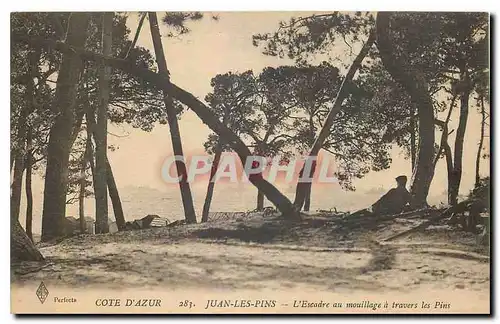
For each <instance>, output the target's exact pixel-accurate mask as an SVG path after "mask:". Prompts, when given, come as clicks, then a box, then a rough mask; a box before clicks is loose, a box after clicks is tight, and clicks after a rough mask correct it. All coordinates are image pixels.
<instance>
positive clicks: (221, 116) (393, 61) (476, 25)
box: [10, 11, 492, 315]
mask: <svg viewBox="0 0 500 324" xmlns="http://www.w3.org/2000/svg"><path fill="white" fill-rule="evenodd" d="M490 34H491V32H490V14H489V13H487V12H411V11H407V12H390V11H380V12H366V11H352V12H344V11H329V12H319V11H309V12H298V11H247V12H244V11H239V12H236V11H234V12H231V11H225V12H207V11H164V12H118V11H117V12H84V11H80V12H50V11H45V12H36V11H33V12H11V13H10V214H11V218H10V224H11V226H10V300H11V309H10V310H11V313H13V314H186V315H188V314H206V315H211V314H343V315H346V314H367V315H383V314H385V315H387V314H482V315H490V314H491V312H492V309H491V273H490V270H491V256H490V251H491V248H490V246H491V238H490V205H491V202H490V200H491V199H490V194H491V186H490V129H491V126H490V125H491V118H490V98H491V94H490V51H491V50H490V43H491V42H490Z"/></svg>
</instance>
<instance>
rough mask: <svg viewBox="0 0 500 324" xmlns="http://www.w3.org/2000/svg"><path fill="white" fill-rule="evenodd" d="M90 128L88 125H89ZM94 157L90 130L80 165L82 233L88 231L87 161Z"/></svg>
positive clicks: (79, 205)
mask: <svg viewBox="0 0 500 324" xmlns="http://www.w3.org/2000/svg"><path fill="white" fill-rule="evenodd" d="M87 130H88V127H87ZM91 157H92V138H91V137H90V132H88V131H87V139H86V141H85V153H84V154H83V158H82V164H81V166H80V193H79V195H78V213H79V216H80V217H79V218H80V233H85V232H86V231H87V226H86V223H85V189H86V187H87V181H86V180H87V174H86V171H87V162H88V161H89V160H90V158H91Z"/></svg>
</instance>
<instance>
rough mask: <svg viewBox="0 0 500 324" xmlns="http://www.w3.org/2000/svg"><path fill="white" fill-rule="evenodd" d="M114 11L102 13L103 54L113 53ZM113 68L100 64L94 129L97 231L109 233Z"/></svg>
mask: <svg viewBox="0 0 500 324" xmlns="http://www.w3.org/2000/svg"><path fill="white" fill-rule="evenodd" d="M113 16H114V13H113V12H105V13H103V14H102V54H103V55H105V56H109V55H111V45H112V34H111V33H112V29H113ZM110 78H111V68H110V67H109V66H106V65H105V64H102V63H101V64H100V66H99V105H98V106H97V123H96V127H95V128H94V130H93V133H94V140H95V175H96V176H95V184H94V188H95V219H96V226H95V232H96V234H97V233H108V232H109V225H108V186H107V184H106V181H107V174H106V173H107V172H106V171H107V167H106V160H107V158H106V155H107V154H106V152H107V149H108V141H107V128H108V127H107V125H108V103H109V80H110Z"/></svg>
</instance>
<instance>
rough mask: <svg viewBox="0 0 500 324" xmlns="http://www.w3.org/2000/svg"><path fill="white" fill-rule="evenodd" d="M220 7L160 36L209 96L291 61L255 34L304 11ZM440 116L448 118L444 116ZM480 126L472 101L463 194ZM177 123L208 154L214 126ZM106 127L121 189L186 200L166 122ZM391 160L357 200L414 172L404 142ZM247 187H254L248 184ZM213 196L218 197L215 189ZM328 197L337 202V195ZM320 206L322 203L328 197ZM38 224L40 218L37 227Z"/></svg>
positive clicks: (174, 65)
mask: <svg viewBox="0 0 500 324" xmlns="http://www.w3.org/2000/svg"><path fill="white" fill-rule="evenodd" d="M214 14H216V15H218V17H219V20H218V21H214V20H212V19H210V17H209V15H207V17H206V18H205V19H203V20H202V21H199V22H195V23H189V27H190V29H191V32H190V33H189V34H187V35H182V36H180V37H178V38H168V37H163V38H162V41H163V48H164V52H165V55H166V59H167V64H168V69H169V71H170V76H171V80H172V82H173V83H175V84H176V85H178V86H180V87H182V88H184V89H185V90H187V91H189V92H191V93H192V94H194V95H195V96H197V97H198V98H200V99H203V98H204V97H205V95H206V94H207V93H208V92H210V90H211V88H210V80H211V78H212V77H214V76H215V75H216V74H219V73H226V72H229V71H232V72H243V71H246V70H249V69H251V70H253V71H254V72H255V73H258V72H260V71H261V70H262V69H263V68H264V67H266V66H274V67H276V66H279V65H289V64H293V62H292V61H291V60H289V59H279V58H276V57H269V56H265V55H263V54H262V53H261V49H259V48H256V47H254V46H253V45H252V35H253V34H256V33H264V32H272V31H275V30H276V29H277V27H278V23H279V21H280V20H285V21H286V20H288V19H289V18H290V17H292V16H298V15H300V13H297V12H239V13H231V12H222V13H214ZM161 15H162V13H158V16H159V19H161ZM138 21H139V19H138V15H137V14H136V13H129V18H128V23H127V24H128V27H129V28H130V29H131V31H132V33H131V36H130V37H133V34H134V33H135V30H136V28H137V24H138ZM160 29H161V30H160V32H161V33H162V34H163V35H166V34H167V30H166V27H165V26H160ZM138 45H139V46H143V47H146V48H148V49H150V50H151V51H152V52H154V51H153V45H152V42H151V34H150V32H149V24H148V22H147V21H146V22H145V23H144V26H143V28H142V32H141V34H140V37H139V40H138ZM332 51H338V53H344V52H345V49H343V48H341V47H334V48H333V49H332ZM351 61H352V57H348V56H346V57H345V62H344V63H346V64H349V63H350V62H351ZM457 111H458V109H455V112H457ZM457 118H458V115H457V114H454V115H453V116H452V119H451V126H450V129H454V128H456V125H457ZM442 119H444V117H443V118H442ZM479 125H480V115H479V114H478V113H477V109H476V108H475V107H473V106H472V100H471V109H470V115H469V123H468V126H467V127H468V128H467V133H466V138H465V147H464V158H463V163H464V168H463V170H464V173H463V180H462V185H461V193H463V194H466V193H467V192H468V191H469V190H470V189H471V188H472V186H473V183H474V170H475V157H476V152H477V143H478V142H479ZM179 126H180V132H181V136H182V144H183V147H184V152H185V153H186V154H196V153H198V154H200V153H201V154H203V142H204V141H205V140H206V138H207V136H208V134H209V133H210V130H209V129H208V127H207V126H205V125H204V124H203V123H202V122H201V121H200V120H199V118H198V117H197V116H196V114H194V113H193V112H192V111H190V110H188V111H186V112H184V113H183V115H182V118H181V119H180V121H179ZM108 130H109V131H110V133H112V134H117V135H127V136H125V137H115V136H113V135H110V136H109V137H108V143H109V144H113V145H115V146H117V147H118V149H117V150H116V151H113V152H111V151H109V152H108V157H109V160H110V162H111V165H112V168H113V173H114V175H115V178H116V181H117V184H118V188H119V189H122V190H132V189H133V188H138V187H142V188H148V189H151V190H156V192H159V193H162V194H164V196H165V197H167V198H166V199H174V200H179V199H180V195H179V193H178V189H177V187H176V186H172V185H168V184H165V183H164V182H163V181H162V178H161V166H162V163H163V161H164V160H165V158H166V157H168V156H169V155H171V154H172V148H171V142H170V133H169V129H168V126H167V125H158V126H156V127H155V128H154V129H153V130H152V131H151V132H144V131H141V130H138V129H133V128H132V127H130V126H123V125H119V126H117V125H110V126H109V129H108ZM438 140H439V137H437V138H436V141H438ZM453 141H454V136H453V134H452V135H451V136H450V143H453ZM487 142H488V143H486V146H488V147H489V141H487ZM392 159H393V162H392V165H391V168H390V169H388V170H384V171H381V172H370V173H369V174H368V175H366V176H365V177H364V178H363V179H360V180H356V181H355V182H354V185H355V186H356V187H357V190H358V192H357V193H353V194H352V199H358V200H359V197H360V196H359V194H360V193H361V192H373V191H375V192H379V191H381V189H384V190H386V189H389V188H391V187H393V186H394V178H395V177H396V176H398V175H401V174H405V175H407V176H408V178H410V177H411V166H410V161H409V160H407V159H404V158H403V156H402V153H401V151H400V150H399V149H397V148H396V149H393V151H392ZM481 163H482V164H481V168H482V173H483V174H489V161H488V160H483V161H482V162H481ZM33 185H34V200H35V206H34V209H35V222H37V221H36V218H37V216H36V213H39V215H41V209H42V206H41V204H42V197H43V180H42V179H41V178H39V177H37V178H36V179H34V184H33ZM192 186H193V191H196V192H197V193H196V194H195V195H197V197H195V203H196V205H197V208H198V209H199V208H200V206H202V204H203V198H204V196H203V194H204V192H205V188H206V183H205V182H203V183H200V182H198V183H194V184H193V185H192ZM221 186H224V184H221ZM290 186H292V185H290ZM290 186H289V187H288V188H283V190H285V191H287V192H289V193H292V192H293V190H291V189H293V188H291V187H290ZM329 186H330V187H328V189H327V190H326V191H327V192H331V193H332V195H339V196H340V195H343V197H344V196H345V199H346V201H349V200H350V198H349V197H350V196H349V195H350V193H345V192H342V189H340V187H339V186H338V185H337V184H332V185H329ZM446 187H447V180H446V166H445V163H444V160H441V161H440V162H439V163H438V165H437V169H436V175H435V177H434V180H433V183H432V186H431V190H430V196H436V197H437V196H440V197H442V194H443V192H444V191H445V190H446ZM217 189H219V190H221V191H222V192H227V195H236V196H234V197H233V199H234V200H238V199H240V198H239V196H238V194H236V193H235V192H234V191H235V188H233V187H230V186H229V187H227V188H226V189H224V188H223V187H216V192H217ZM240 189H241V188H240ZM241 190H253V189H252V188H250V189H249V188H248V187H246V188H245V189H241ZM322 191H325V190H322ZM318 194H319V193H318ZM253 196H254V195H253V194H251V195H249V196H248V197H249V198H248V199H250V197H253ZM288 196H289V198H290V199H293V194H291V195H288ZM314 197H315V193H314V189H313V200H314ZM325 197H326V196H325ZM325 197H321V199H328V198H325ZM214 199H217V194H216V197H215V198H214ZM318 199H319V196H318ZM372 202H373V201H366V202H365V201H362V203H365V204H366V205H369V204H371V203H372ZM329 203H330V204H332V203H331V202H329ZM248 204H250V203H248ZM252 204H253V203H252ZM23 205H24V197H23ZM92 205H93V202H92V201H91V199H89V200H88V206H89V207H87V208H88V209H91V208H92V207H91V206H92ZM319 205H321V206H322V207H323V205H324V204H319ZM319 205H318V206H319ZM176 206H177V204H176ZM219 206H220V208H224V206H223V204H220V205H219ZM245 206H246V205H245ZM325 206H326V205H325ZM356 206H357V205H356ZM332 207H333V206H332ZM177 208H178V207H176V209H177ZM313 208H314V201H313ZM22 210H23V209H22ZM76 210H77V206H76V205H74V206H69V207H68V213H69V214H76ZM88 213H91V214H92V213H93V211H92V210H89V211H88ZM22 214H23V213H22ZM142 216H144V215H142ZM142 216H141V217H142ZM23 217H24V215H22V216H21V223H24V221H23ZM38 217H39V216H38ZM37 227H38V226H37V224H36V223H35V226H34V228H35V231H36V228H37Z"/></svg>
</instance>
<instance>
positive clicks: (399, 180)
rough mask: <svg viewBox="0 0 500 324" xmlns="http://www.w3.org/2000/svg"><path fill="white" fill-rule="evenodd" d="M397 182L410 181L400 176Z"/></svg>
mask: <svg viewBox="0 0 500 324" xmlns="http://www.w3.org/2000/svg"><path fill="white" fill-rule="evenodd" d="M396 181H397V182H406V181H408V178H407V177H406V176H404V175H400V176H399V177H397V178H396Z"/></svg>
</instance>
